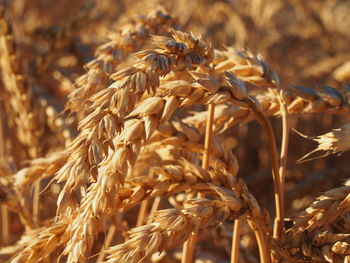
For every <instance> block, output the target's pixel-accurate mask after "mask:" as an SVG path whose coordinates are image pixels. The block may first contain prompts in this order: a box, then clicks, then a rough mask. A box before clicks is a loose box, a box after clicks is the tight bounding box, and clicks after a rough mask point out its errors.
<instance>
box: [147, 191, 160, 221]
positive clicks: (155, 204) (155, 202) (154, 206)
mask: <svg viewBox="0 0 350 263" xmlns="http://www.w3.org/2000/svg"><path fill="white" fill-rule="evenodd" d="M161 200H162V198H161V197H160V196H156V197H155V198H154V200H153V204H152V207H151V210H150V211H149V215H148V219H147V224H150V223H151V222H152V218H153V216H154V213H155V212H156V211H157V210H158V208H159V204H160V201H161Z"/></svg>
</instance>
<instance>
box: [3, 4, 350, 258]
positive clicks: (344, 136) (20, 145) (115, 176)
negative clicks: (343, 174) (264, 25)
mask: <svg viewBox="0 0 350 263" xmlns="http://www.w3.org/2000/svg"><path fill="white" fill-rule="evenodd" d="M18 2H20V1H18ZM6 8H7V6H6V5H5V4H3V5H2V6H1V11H0V13H1V14H0V69H1V86H0V87H1V94H0V96H1V98H0V118H1V119H0V124H1V127H0V128H1V129H0V159H1V163H0V204H1V243H0V245H1V246H0V260H1V262H11V263H35V262H43V263H49V262H70V263H81V262H97V263H101V262H108V263H114V262H116V263H117V262H118V263H123V262H124V263H137V262H169V263H171V262H180V261H181V262H182V263H190V262H197V263H199V262H203V263H205V262H208V263H210V262H231V263H238V262H247V263H249V262H262V263H272V262H350V217H349V215H350V214H349V213H350V182H345V183H344V186H340V184H341V183H342V182H339V181H337V182H334V184H338V187H336V188H333V189H331V190H329V191H326V192H324V193H320V194H319V196H318V197H317V198H316V199H314V200H311V201H309V203H308V204H307V206H306V207H303V208H302V209H301V210H300V211H298V212H296V213H291V212H290V211H291V210H290V209H289V210H287V208H289V207H291V204H290V203H292V201H291V197H290V195H289V197H288V196H286V192H287V190H288V189H289V188H290V187H289V188H288V184H287V180H286V176H287V174H288V169H287V163H289V162H287V161H288V159H287V157H288V156H289V155H288V145H289V144H290V137H291V136H290V135H291V134H292V133H293V136H295V135H296V134H295V133H294V132H293V131H292V128H294V127H293V125H292V123H291V121H290V119H291V116H303V115H307V114H308V115H311V116H312V115H313V114H317V113H322V114H324V115H332V114H334V115H336V116H341V118H342V120H343V125H344V124H345V125H344V126H342V128H338V129H332V128H335V127H329V132H327V133H325V134H323V135H318V134H317V135H318V136H316V137H310V136H309V135H308V136H306V135H303V134H300V135H302V136H304V137H306V139H305V138H304V139H303V140H304V141H310V139H312V140H314V141H315V142H317V144H318V146H317V148H316V149H315V150H314V151H312V152H310V153H309V154H306V155H305V156H304V157H303V158H302V159H301V160H300V161H305V160H310V159H312V158H313V157H310V156H313V154H314V153H315V152H321V154H323V155H330V154H334V153H342V152H345V151H347V150H349V149H350V124H349V123H348V124H346V119H347V118H348V117H349V113H350V112H349V109H350V106H349V103H350V101H349V98H350V86H348V85H347V84H346V83H343V84H342V85H340V86H338V87H334V88H333V87H330V86H320V87H316V88H311V87H305V86H297V85H294V86H293V85H285V84H283V85H282V84H281V83H280V80H279V74H278V72H276V71H274V70H273V69H272V68H271V67H270V66H269V64H268V63H267V62H266V60H265V59H264V58H263V57H262V56H260V55H255V54H253V53H252V52H249V51H246V50H243V49H242V50H241V49H236V48H234V47H230V46H228V47H223V46H219V47H218V48H216V47H215V46H214V45H213V44H212V43H211V42H210V40H209V41H206V39H205V38H202V37H201V36H199V35H195V34H194V33H192V32H186V31H185V30H184V29H182V27H181V25H179V23H178V20H177V19H176V18H174V16H173V15H172V14H170V13H168V12H167V11H166V10H165V9H164V8H160V7H159V8H157V9H155V10H153V11H151V12H150V13H149V14H147V15H144V16H138V17H137V18H136V19H134V20H133V22H132V23H130V24H128V25H127V27H126V28H125V29H124V30H120V31H116V32H114V33H113V34H111V35H110V36H109V38H110V39H109V40H108V41H107V42H105V43H102V44H101V45H99V46H98V47H97V48H96V49H95V52H94V54H95V55H94V56H95V57H94V58H93V59H92V60H91V61H90V62H88V63H87V64H85V66H84V69H85V73H83V74H81V75H80V76H79V77H78V78H76V79H75V82H74V84H73V85H71V87H73V88H71V89H69V88H66V89H65V86H69V83H68V84H67V80H66V79H64V78H63V77H62V76H61V75H60V74H59V73H58V72H57V71H56V72H55V73H54V74H53V75H54V76H58V77H57V78H58V79H59V82H60V83H61V86H60V91H55V92H56V93H55V92H53V91H52V90H51V93H52V94H56V95H54V96H53V97H55V96H56V100H57V101H58V102H55V100H53V99H51V100H50V99H48V97H47V96H45V95H43V94H41V95H40V94H38V93H35V87H36V83H38V82H39V80H40V78H43V76H42V75H44V74H49V73H47V72H48V71H49V69H50V63H52V64H53V63H55V61H56V60H58V59H59V56H60V55H59V54H58V52H56V53H57V54H58V55H56V53H55V49H56V50H57V49H60V47H50V48H49V49H48V50H49V51H50V52H52V57H50V54H51V53H50V52H48V54H46V61H45V62H43V63H44V64H45V63H46V64H45V65H46V66H45V65H44V66H43V64H41V66H40V67H39V66H37V65H36V66H35V65H32V64H29V68H30V67H39V68H42V71H40V72H39V73H38V74H37V75H35V74H32V76H30V73H28V72H31V71H30V69H28V67H27V68H25V65H24V63H22V62H21V56H20V55H21V54H20V53H19V52H18V48H19V46H20V43H17V42H16V41H15V37H14V34H15V31H14V28H13V25H12V24H11V19H10V18H9V17H8V16H7V13H6ZM87 9H89V7H87ZM82 12H85V10H83V11H82ZM139 12H140V11H139ZM83 15H84V14H83ZM83 15H81V16H83ZM81 16H79V17H78V18H77V19H76V20H79V19H80V18H81ZM77 24H78V22H77V23H71V24H70V25H69V27H70V29H72V28H74V27H76V25H77ZM73 32H74V30H73ZM60 34H61V35H60ZM62 35H63V37H62ZM60 37H61V38H62V39H69V38H73V36H72V35H70V34H69V30H67V31H64V30H63V31H62V30H57V31H55V34H54V37H53V39H54V41H57V42H59V41H61V40H60ZM65 41H66V40H62V41H61V42H63V44H62V46H63V48H62V49H65V48H66V49H68V45H65ZM38 43H39V42H38ZM34 45H35V44H34ZM38 45H39V44H38ZM22 55H23V52H22ZM28 60H29V59H28ZM61 63H62V64H64V63H68V64H69V63H70V60H69V59H67V61H65V60H62V61H61ZM45 70H46V71H45ZM51 74H52V72H51ZM64 81H66V82H64ZM42 83H43V82H42ZM62 83H63V84H62ZM64 83H65V84H64ZM48 84H49V83H48ZM67 89H68V90H69V93H68V95H67V96H65V91H66V90H67ZM46 91H47V92H48V93H50V90H49V89H47V90H46ZM39 93H40V92H39ZM62 94H63V95H62ZM55 103H58V104H59V103H61V104H62V103H64V104H65V109H64V111H61V110H59V109H58V108H57V107H56V106H55V105H56V104H55ZM271 120H273V122H272V121H271ZM344 120H345V122H344ZM253 122H255V123H256V125H255V126H254V127H255V129H257V130H259V131H261V132H262V135H263V137H264V140H263V142H264V149H266V151H265V152H264V160H266V163H265V167H267V168H268V170H269V171H267V170H266V171H265V172H266V176H265V177H268V178H267V179H266V180H270V182H271V188H267V187H266V188H265V186H264V185H261V186H259V181H258V180H256V181H254V180H255V179H254V178H255V177H254V175H253V174H252V175H251V176H252V177H251V178H253V181H252V179H250V175H249V174H242V173H240V169H239V166H238V164H239V163H241V162H242V163H243V160H242V161H241V160H240V158H245V157H244V154H243V155H242V154H241V155H240V158H236V156H237V155H236V154H235V152H236V149H238V148H240V145H241V143H242V141H241V140H240V139H237V138H238V136H239V135H238V130H237V129H235V127H237V126H238V125H241V127H242V126H246V125H248V123H253ZM280 123H282V126H281V127H282V128H281V131H280V132H279V133H278V136H276V134H277V133H276V131H275V127H274V126H275V125H272V124H276V125H279V124H280ZM336 128H337V127H336ZM313 135H314V134H313ZM298 136H299V135H298ZM246 140H253V138H249V137H247V138H246ZM253 141H254V140H253ZM256 147H259V146H256ZM291 147H293V145H292V146H291ZM293 149H295V146H294V148H293ZM296 150H297V151H298V149H296ZM14 153H15V154H14ZM298 153H300V151H299V152H298ZM301 154H305V152H304V153H301ZM246 158H249V156H247V157H246ZM326 158H329V157H326ZM245 162H246V163H248V162H250V161H249V160H246V161H245ZM251 162H253V161H251ZM249 165H252V164H249ZM290 165H291V166H295V165H296V164H295V161H294V163H292V164H290ZM290 176H291V175H289V177H290ZM271 178H272V179H271ZM311 184H317V182H316V183H315V182H311ZM261 187H262V188H265V189H260V191H257V190H256V189H258V188H261ZM251 188H254V189H255V190H254V191H251V190H250V189H251ZM304 190H305V189H304ZM272 191H273V193H272ZM295 191H296V192H298V190H295ZM300 191H302V190H300ZM307 191H308V190H307V189H306V193H304V194H305V196H307V194H308V193H307ZM261 192H262V193H261ZM265 199H268V201H264V200H265ZM292 199H293V197H292ZM266 204H269V207H266ZM288 211H289V212H288Z"/></svg>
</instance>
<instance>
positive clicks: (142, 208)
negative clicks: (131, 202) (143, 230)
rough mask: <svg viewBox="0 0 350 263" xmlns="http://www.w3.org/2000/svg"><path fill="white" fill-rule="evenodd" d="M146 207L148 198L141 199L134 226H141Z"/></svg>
mask: <svg viewBox="0 0 350 263" xmlns="http://www.w3.org/2000/svg"><path fill="white" fill-rule="evenodd" d="M147 207H148V200H143V201H142V202H141V205H140V210H139V214H138V216H137V221H136V227H139V226H142V225H143V222H145V216H146V211H147Z"/></svg>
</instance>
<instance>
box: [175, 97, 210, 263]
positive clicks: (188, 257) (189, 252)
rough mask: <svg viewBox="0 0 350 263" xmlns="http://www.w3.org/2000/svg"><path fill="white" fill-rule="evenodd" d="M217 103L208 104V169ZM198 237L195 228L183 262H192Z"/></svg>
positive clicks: (205, 144)
mask: <svg viewBox="0 0 350 263" xmlns="http://www.w3.org/2000/svg"><path fill="white" fill-rule="evenodd" d="M214 111H215V105H214V104H209V106H208V118H207V124H206V130H205V141H204V156H203V162H202V168H203V169H205V170H208V167H209V154H210V148H211V140H212V134H213V121H214ZM201 197H203V196H202V195H201V193H198V198H201ZM197 238H198V232H197V230H195V231H194V232H193V233H191V235H190V237H189V238H188V240H187V241H186V242H185V243H184V246H183V252H182V259H181V263H191V262H192V258H193V253H194V249H195V246H196V242H197Z"/></svg>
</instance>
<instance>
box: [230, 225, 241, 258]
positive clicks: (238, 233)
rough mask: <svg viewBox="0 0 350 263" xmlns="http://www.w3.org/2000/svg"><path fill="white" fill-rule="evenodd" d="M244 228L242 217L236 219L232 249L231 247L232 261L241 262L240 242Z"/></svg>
mask: <svg viewBox="0 0 350 263" xmlns="http://www.w3.org/2000/svg"><path fill="white" fill-rule="evenodd" d="M241 229H242V219H236V220H235V223H234V225H233V237H232V249H231V263H238V262H239V244H240V237H241Z"/></svg>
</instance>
